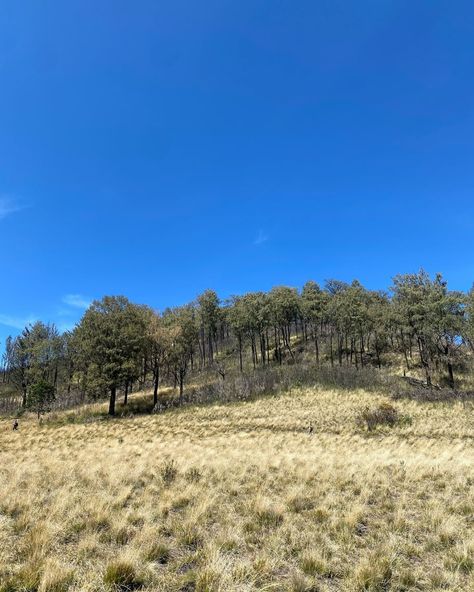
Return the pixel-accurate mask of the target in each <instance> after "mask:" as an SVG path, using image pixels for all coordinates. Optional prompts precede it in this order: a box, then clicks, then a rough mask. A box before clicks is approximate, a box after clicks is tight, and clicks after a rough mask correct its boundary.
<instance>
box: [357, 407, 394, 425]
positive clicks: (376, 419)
mask: <svg viewBox="0 0 474 592" xmlns="http://www.w3.org/2000/svg"><path fill="white" fill-rule="evenodd" d="M399 419H400V416H399V414H398V411H397V409H396V407H394V406H393V405H391V404H390V403H381V404H380V405H378V406H377V407H375V408H373V409H369V408H368V407H367V408H366V409H364V410H363V411H362V413H361V414H360V416H359V418H358V421H359V423H362V424H365V425H366V427H367V429H368V430H369V432H371V431H372V430H374V429H375V428H376V427H377V426H379V425H386V426H390V427H393V426H394V425H395V424H396V423H397V422H398V421H399Z"/></svg>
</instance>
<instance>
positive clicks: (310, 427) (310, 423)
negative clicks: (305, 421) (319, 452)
mask: <svg viewBox="0 0 474 592" xmlns="http://www.w3.org/2000/svg"><path fill="white" fill-rule="evenodd" d="M313 434H314V428H313V422H312V421H310V422H309V428H308V436H310V437H311V436H312V435H313Z"/></svg>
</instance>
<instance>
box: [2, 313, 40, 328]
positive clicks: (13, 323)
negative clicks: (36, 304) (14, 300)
mask: <svg viewBox="0 0 474 592" xmlns="http://www.w3.org/2000/svg"><path fill="white" fill-rule="evenodd" d="M37 320H38V319H37V317H35V316H34V315H30V316H29V317H27V318H22V317H12V316H10V315H4V314H0V325H5V327H12V328H13V329H20V330H21V329H24V328H25V327H26V326H27V325H30V324H32V323H34V322H35V321H37Z"/></svg>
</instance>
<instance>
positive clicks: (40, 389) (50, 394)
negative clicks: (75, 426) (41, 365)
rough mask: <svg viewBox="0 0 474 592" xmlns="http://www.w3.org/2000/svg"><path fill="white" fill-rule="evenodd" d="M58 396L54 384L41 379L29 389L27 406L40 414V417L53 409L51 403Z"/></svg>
mask: <svg viewBox="0 0 474 592" xmlns="http://www.w3.org/2000/svg"><path fill="white" fill-rule="evenodd" d="M55 398H56V389H55V388H54V385H52V384H50V383H49V382H46V381H45V380H39V381H38V382H35V384H33V385H32V386H31V388H30V390H29V393H28V398H27V407H28V408H29V409H31V410H32V411H34V412H35V413H37V414H38V417H40V416H41V415H44V414H45V413H46V412H47V411H50V410H51V405H52V404H53V402H54V400H55Z"/></svg>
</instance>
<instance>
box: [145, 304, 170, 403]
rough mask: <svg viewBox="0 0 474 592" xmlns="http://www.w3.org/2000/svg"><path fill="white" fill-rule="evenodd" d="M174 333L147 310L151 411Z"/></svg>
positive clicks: (159, 318) (168, 357) (167, 361)
mask: <svg viewBox="0 0 474 592" xmlns="http://www.w3.org/2000/svg"><path fill="white" fill-rule="evenodd" d="M173 335H174V331H173V329H172V327H171V326H169V325H168V326H167V325H166V323H165V320H164V319H163V317H161V316H160V315H159V314H158V313H156V312H154V311H153V310H151V309H149V310H148V322H147V333H146V337H147V349H148V358H149V360H150V364H151V371H152V373H153V409H155V408H156V406H157V404H158V390H159V387H160V377H161V374H162V369H163V368H164V367H165V366H166V365H167V364H168V363H169V359H170V352H171V347H172V343H173Z"/></svg>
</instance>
